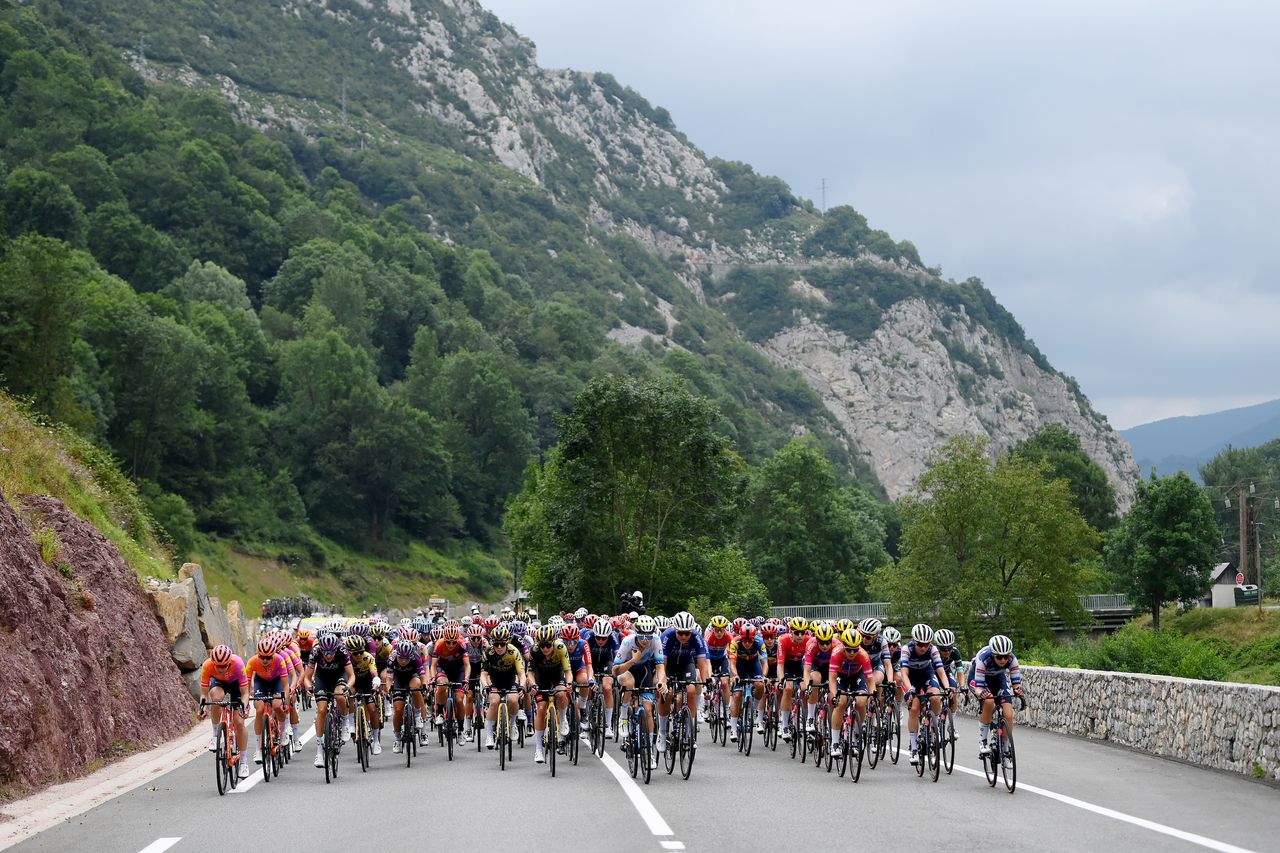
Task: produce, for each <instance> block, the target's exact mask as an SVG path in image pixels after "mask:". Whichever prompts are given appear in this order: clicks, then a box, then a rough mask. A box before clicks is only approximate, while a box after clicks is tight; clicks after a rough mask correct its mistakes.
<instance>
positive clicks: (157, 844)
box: [138, 835, 182, 853]
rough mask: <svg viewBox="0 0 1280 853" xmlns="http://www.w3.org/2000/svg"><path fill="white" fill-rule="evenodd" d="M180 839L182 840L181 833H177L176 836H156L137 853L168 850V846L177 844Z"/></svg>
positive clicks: (157, 852)
mask: <svg viewBox="0 0 1280 853" xmlns="http://www.w3.org/2000/svg"><path fill="white" fill-rule="evenodd" d="M181 840H182V836H181V835H179V836H178V837H177V838H157V839H156V840H155V841H152V842H151V843H150V844H148V845H147V846H146V847H143V848H142V849H141V850H140V851H138V853H164V851H166V850H168V849H169V848H170V847H172V846H173V845H175V844H177V843H178V842H179V841H181Z"/></svg>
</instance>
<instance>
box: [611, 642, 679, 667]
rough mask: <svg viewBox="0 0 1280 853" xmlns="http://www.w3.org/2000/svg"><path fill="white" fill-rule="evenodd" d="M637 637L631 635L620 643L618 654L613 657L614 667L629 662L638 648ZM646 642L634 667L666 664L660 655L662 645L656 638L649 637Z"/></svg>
mask: <svg viewBox="0 0 1280 853" xmlns="http://www.w3.org/2000/svg"><path fill="white" fill-rule="evenodd" d="M637 636H638V635H637V634H632V635H631V636H629V637H627V638H626V639H624V640H623V641H622V645H620V646H618V652H617V654H615V655H614V656H613V665H614V666H620V665H622V664H624V663H630V662H631V656H632V655H634V654H635V653H636V649H637V648H639V647H638V646H637V645H636V637H637ZM648 640H649V642H648V643H647V644H646V645H645V647H644V651H642V652H641V653H640V660H639V661H637V662H636V666H649V665H650V664H659V663H665V662H666V658H665V657H664V656H663V654H662V643H660V642H659V641H658V638H657V637H652V636H651V637H649V638H648Z"/></svg>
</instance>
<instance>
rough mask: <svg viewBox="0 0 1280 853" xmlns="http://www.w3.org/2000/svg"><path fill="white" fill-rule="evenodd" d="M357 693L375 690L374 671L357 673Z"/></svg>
mask: <svg viewBox="0 0 1280 853" xmlns="http://www.w3.org/2000/svg"><path fill="white" fill-rule="evenodd" d="M355 692H356V693H372V692H373V672H372V671H369V672H366V673H365V674H364V675H360V674H359V673H357V674H356V687H355Z"/></svg>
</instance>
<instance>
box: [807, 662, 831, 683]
mask: <svg viewBox="0 0 1280 853" xmlns="http://www.w3.org/2000/svg"><path fill="white" fill-rule="evenodd" d="M829 674H830V673H829V672H828V670H827V668H826V667H825V666H823V667H819V668H818V669H815V670H812V671H811V672H810V675H811V676H812V675H816V676H818V683H819V684H826V683H827V676H828V675H829Z"/></svg>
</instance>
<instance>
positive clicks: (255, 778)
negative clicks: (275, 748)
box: [227, 726, 316, 794]
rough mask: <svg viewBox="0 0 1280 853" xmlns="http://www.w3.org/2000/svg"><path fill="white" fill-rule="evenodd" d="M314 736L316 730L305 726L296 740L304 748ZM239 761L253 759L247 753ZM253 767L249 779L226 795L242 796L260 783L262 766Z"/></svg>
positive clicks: (241, 782)
mask: <svg viewBox="0 0 1280 853" xmlns="http://www.w3.org/2000/svg"><path fill="white" fill-rule="evenodd" d="M315 736H316V730H315V728H314V727H313V726H307V730H306V731H305V732H304V733H303V734H302V737H300V738H298V743H300V744H302V745H303V746H306V745H307V741H309V740H311V739H312V738H313V737H315ZM301 755H302V753H301V752H299V753H298V755H295V756H294V758H298V757H299V756H301ZM241 760H242V761H252V760H253V759H252V758H251V757H250V756H249V753H248V752H245V754H244V757H243V758H242V759H241ZM290 763H292V762H290ZM303 763H305V762H303ZM253 767H254V770H255V772H253V773H252V774H250V776H249V778H248V779H241V780H240V784H239V785H237V786H235V787H234V788H232V789H231V790H230V791H228V792H227V793H230V794H243V793H244V792H245V791H248V790H250V789H252V788H253V786H254V785H256V784H258V783H259V782H261V781H262V765H261V764H255V765H253Z"/></svg>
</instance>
